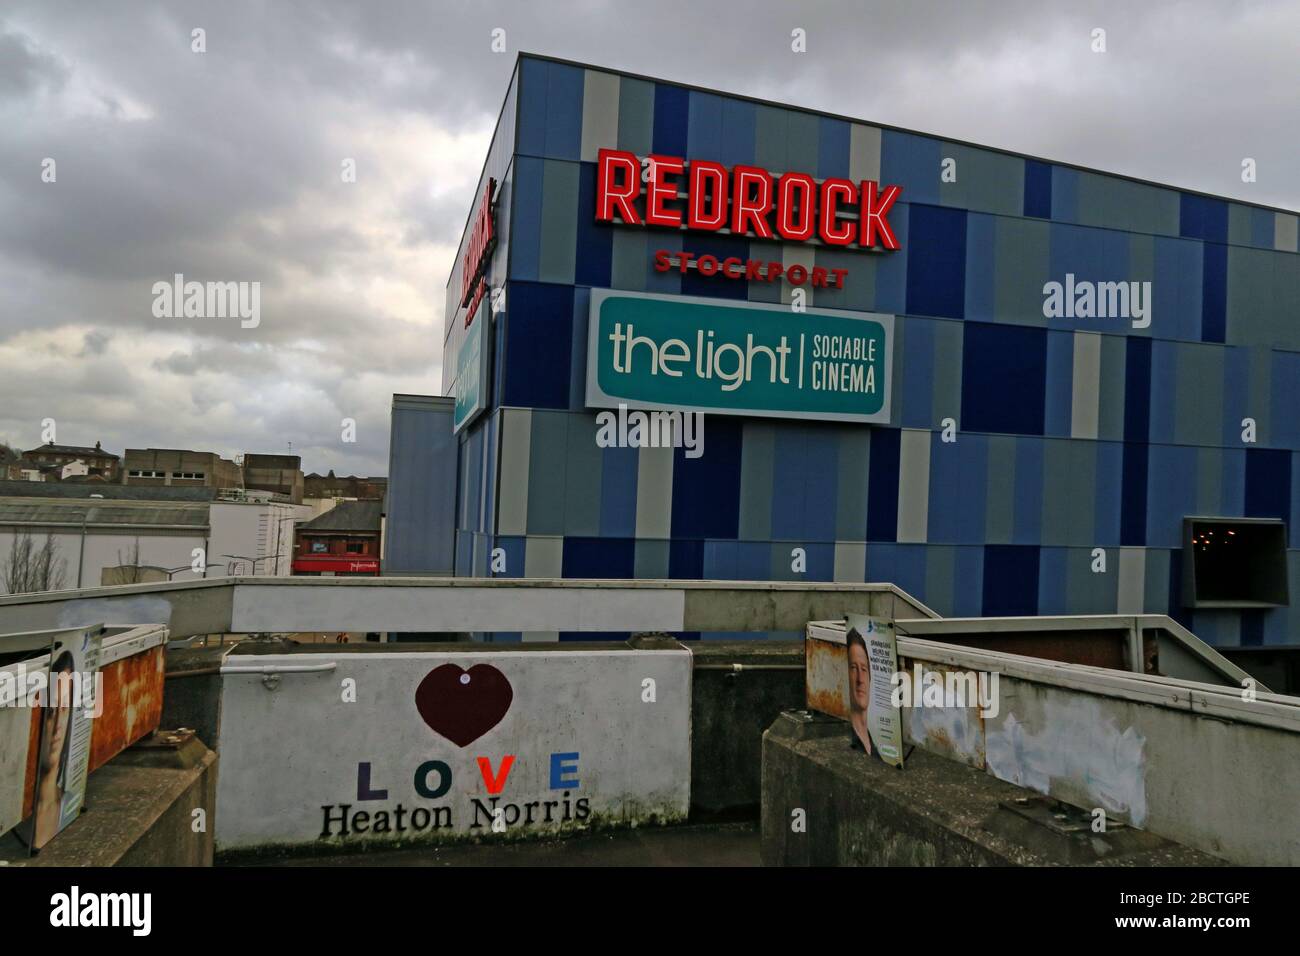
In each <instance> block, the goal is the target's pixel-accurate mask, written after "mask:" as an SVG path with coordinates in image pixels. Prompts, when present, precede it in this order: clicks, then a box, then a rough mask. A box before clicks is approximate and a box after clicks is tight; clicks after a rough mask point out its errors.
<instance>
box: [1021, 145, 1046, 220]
mask: <svg viewBox="0 0 1300 956" xmlns="http://www.w3.org/2000/svg"><path fill="white" fill-rule="evenodd" d="M1025 215H1026V216H1034V217H1036V218H1038V219H1050V218H1051V217H1052V166H1051V164H1050V163H1040V162H1037V161H1036V160H1032V159H1027V160H1025Z"/></svg>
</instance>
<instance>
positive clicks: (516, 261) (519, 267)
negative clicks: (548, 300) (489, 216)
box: [510, 156, 545, 279]
mask: <svg viewBox="0 0 1300 956" xmlns="http://www.w3.org/2000/svg"><path fill="white" fill-rule="evenodd" d="M543 169H545V164H544V163H543V162H542V160H540V159H532V158H531V157H528V156H520V157H518V158H517V159H516V160H515V175H514V208H513V210H512V212H513V215H512V219H511V223H510V278H512V279H536V278H537V270H538V268H539V264H540V262H541V249H542V195H543V192H544V190H543V189H542V171H543Z"/></svg>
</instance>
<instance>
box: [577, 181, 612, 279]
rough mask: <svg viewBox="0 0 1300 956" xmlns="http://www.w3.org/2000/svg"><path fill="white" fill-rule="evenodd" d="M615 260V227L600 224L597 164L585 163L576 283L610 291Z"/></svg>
mask: <svg viewBox="0 0 1300 956" xmlns="http://www.w3.org/2000/svg"><path fill="white" fill-rule="evenodd" d="M613 260H614V230H613V227H611V226H610V225H609V223H598V222H596V164H595V163H583V164H582V171H581V172H580V173H579V174H578V242H577V250H576V256H575V261H574V269H573V281H574V282H576V283H577V284H578V285H589V286H595V287H597V288H601V289H604V288H608V287H609V284H610V279H609V276H610V268H611V266H612V263H613Z"/></svg>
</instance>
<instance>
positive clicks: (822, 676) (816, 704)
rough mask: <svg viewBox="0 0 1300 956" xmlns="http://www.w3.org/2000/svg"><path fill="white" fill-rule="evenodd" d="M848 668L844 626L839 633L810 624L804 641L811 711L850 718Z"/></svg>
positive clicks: (805, 694)
mask: <svg viewBox="0 0 1300 956" xmlns="http://www.w3.org/2000/svg"><path fill="white" fill-rule="evenodd" d="M837 638H838V639H837ZM848 668H849V662H848V656H847V651H846V650H845V646H844V627H843V624H840V625H839V630H835V628H834V627H833V626H828V627H822V626H818V625H816V624H810V625H809V626H808V631H807V639H806V640H805V641H804V699H805V701H806V702H807V707H808V709H809V710H813V711H817V712H818V713H822V714H829V715H830V716H832V717H839V718H840V719H842V720H848V719H849V670H848Z"/></svg>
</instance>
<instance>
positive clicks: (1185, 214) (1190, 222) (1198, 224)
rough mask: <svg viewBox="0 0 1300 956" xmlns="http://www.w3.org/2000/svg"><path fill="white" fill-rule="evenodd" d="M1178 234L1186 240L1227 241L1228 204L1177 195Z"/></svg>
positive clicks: (1205, 198) (1184, 194) (1208, 198)
mask: <svg viewBox="0 0 1300 956" xmlns="http://www.w3.org/2000/svg"><path fill="white" fill-rule="evenodd" d="M1178 234H1179V235H1180V236H1184V237H1185V238H1188V239H1207V240H1209V241H1210V242H1227V241H1228V204H1227V203H1226V202H1224V201H1223V200H1222V199H1211V198H1210V197H1209V196H1193V195H1190V194H1188V193H1180V194H1179V219H1178Z"/></svg>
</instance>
